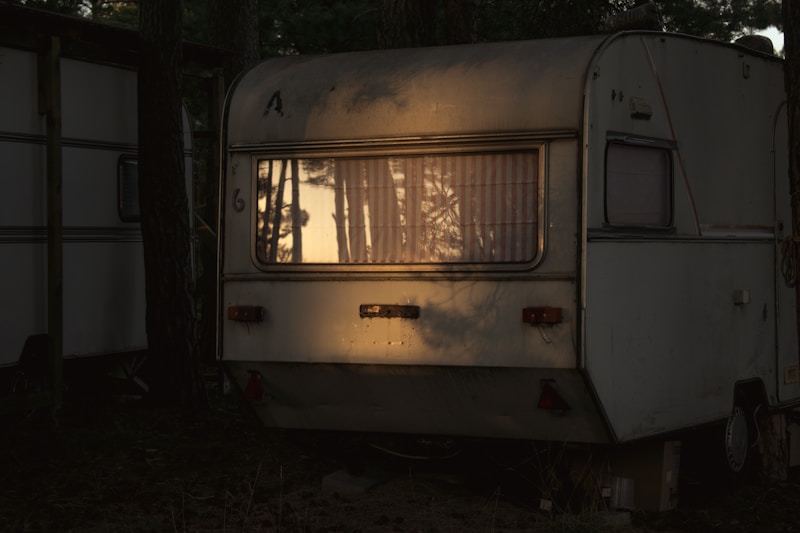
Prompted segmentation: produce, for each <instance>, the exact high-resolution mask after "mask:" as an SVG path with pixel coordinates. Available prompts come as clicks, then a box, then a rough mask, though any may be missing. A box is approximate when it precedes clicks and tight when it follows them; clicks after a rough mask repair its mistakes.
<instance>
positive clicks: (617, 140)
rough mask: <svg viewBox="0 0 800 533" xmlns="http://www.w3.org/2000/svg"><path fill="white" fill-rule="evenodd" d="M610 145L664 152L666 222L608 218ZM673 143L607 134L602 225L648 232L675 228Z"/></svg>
mask: <svg viewBox="0 0 800 533" xmlns="http://www.w3.org/2000/svg"><path fill="white" fill-rule="evenodd" d="M612 146H628V147H635V148H645V149H652V150H659V151H661V152H663V153H665V154H666V156H667V161H668V169H667V180H668V183H667V191H668V193H669V199H668V205H667V209H668V220H667V222H666V224H664V225H661V224H625V223H618V222H616V223H615V222H611V221H610V220H609V206H608V177H609V176H608V174H609V172H608V153H609V150H610V148H611V147H612ZM674 150H675V145H674V143H672V142H669V141H665V140H662V139H651V138H645V137H630V136H614V135H609V137H608V138H607V139H606V145H605V149H604V152H603V226H604V227H605V228H606V229H610V230H620V231H626V230H627V231H630V230H636V231H648V232H655V233H659V232H662V233H663V232H672V231H674V229H675V162H674V157H673V156H674V154H673V152H674Z"/></svg>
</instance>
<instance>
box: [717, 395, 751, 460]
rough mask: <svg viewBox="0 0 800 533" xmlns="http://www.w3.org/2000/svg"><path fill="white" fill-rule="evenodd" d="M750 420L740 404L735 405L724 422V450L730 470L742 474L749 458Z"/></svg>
mask: <svg viewBox="0 0 800 533" xmlns="http://www.w3.org/2000/svg"><path fill="white" fill-rule="evenodd" d="M750 434H751V430H750V422H749V420H748V416H747V413H746V412H745V411H744V409H742V408H741V407H740V406H738V405H737V406H735V407H734V408H733V412H732V413H731V416H729V417H728V421H727V423H726V424H725V432H724V435H723V436H724V441H723V444H724V448H723V450H724V452H725V459H726V461H727V465H728V468H729V469H730V472H731V473H732V474H734V475H739V474H742V473H743V472H744V471H745V470H746V467H747V465H748V460H749V459H750V455H751V454H750Z"/></svg>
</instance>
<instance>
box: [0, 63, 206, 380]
mask: <svg viewBox="0 0 800 533" xmlns="http://www.w3.org/2000/svg"><path fill="white" fill-rule="evenodd" d="M0 57H2V61H0V76H2V78H3V79H4V80H13V83H3V84H2V85H0V107H1V108H2V111H1V112H0V117H2V118H0V160H1V161H2V162H3V168H2V171H0V250H1V251H0V255H2V257H3V260H2V261H0V292H2V294H3V305H2V306H0V346H2V347H3V350H2V351H1V352H0V366H5V365H10V364H13V363H15V362H16V360H17V358H18V357H19V355H20V352H21V351H22V347H23V345H24V343H25V339H26V338H27V337H28V336H30V335H35V334H42V333H47V243H46V239H47V176H46V146H45V134H46V129H45V123H44V118H43V117H42V116H41V115H40V114H39V110H38V105H37V104H38V102H37V91H38V81H37V54H36V53H35V52H32V51H27V50H20V49H16V48H11V47H4V48H0ZM61 83H62V86H61V94H62V101H61V105H62V123H63V126H62V128H63V130H62V150H63V152H62V154H63V168H62V176H63V177H62V179H63V189H62V191H63V193H62V194H63V225H64V236H63V242H64V245H63V246H64V249H63V254H64V265H63V268H64V270H63V278H64V355H65V356H66V357H77V356H89V355H99V354H109V353H118V352H128V351H136V350H142V349H144V348H146V345H147V339H146V333H145V327H144V309H145V301H144V265H143V259H142V237H141V232H140V229H139V224H138V222H137V216H138V191H137V183H136V176H137V170H136V157H137V143H138V140H137V124H136V121H137V116H136V109H137V101H136V72H135V71H132V70H129V69H124V68H119V67H114V66H108V65H101V64H97V63H91V62H87V61H83V60H78V59H71V58H63V59H62V60H61ZM185 126H186V131H187V135H186V138H185V143H186V144H185V146H186V148H187V150H190V147H191V137H190V134H189V133H188V132H189V128H188V121H186V122H185ZM186 165H187V166H186V168H187V184H190V183H191V179H190V176H191V168H192V165H191V156H190V153H189V152H188V151H187V157H186ZM187 189H188V192H191V191H190V189H189V187H187Z"/></svg>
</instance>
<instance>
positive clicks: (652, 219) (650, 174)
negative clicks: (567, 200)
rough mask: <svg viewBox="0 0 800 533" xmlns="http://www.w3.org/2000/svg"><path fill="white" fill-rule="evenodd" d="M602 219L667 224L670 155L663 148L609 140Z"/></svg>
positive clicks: (624, 223)
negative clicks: (603, 214)
mask: <svg viewBox="0 0 800 533" xmlns="http://www.w3.org/2000/svg"><path fill="white" fill-rule="evenodd" d="M605 194H606V198H605V203H606V222H607V223H608V224H610V225H612V226H650V227H667V226H669V225H670V224H671V223H672V156H671V152H670V151H669V150H668V149H666V148H660V147H652V146H640V145H631V144H623V143H611V144H609V145H608V148H607V151H606V188H605Z"/></svg>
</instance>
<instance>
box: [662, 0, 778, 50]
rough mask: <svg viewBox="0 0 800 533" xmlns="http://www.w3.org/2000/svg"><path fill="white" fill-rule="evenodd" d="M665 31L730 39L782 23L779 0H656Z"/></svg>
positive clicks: (724, 39)
mask: <svg viewBox="0 0 800 533" xmlns="http://www.w3.org/2000/svg"><path fill="white" fill-rule="evenodd" d="M658 4H659V7H660V9H661V13H662V16H663V18H664V26H665V29H666V30H668V31H677V32H682V33H688V34H690V35H699V36H702V37H709V38H712V39H718V40H722V41H730V40H733V39H735V38H737V37H739V36H741V35H742V34H745V33H748V30H752V29H763V28H767V27H769V26H776V27H779V28H780V27H781V26H782V21H781V3H780V1H779V0H699V1H697V2H686V1H685V0H659V2H658Z"/></svg>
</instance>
